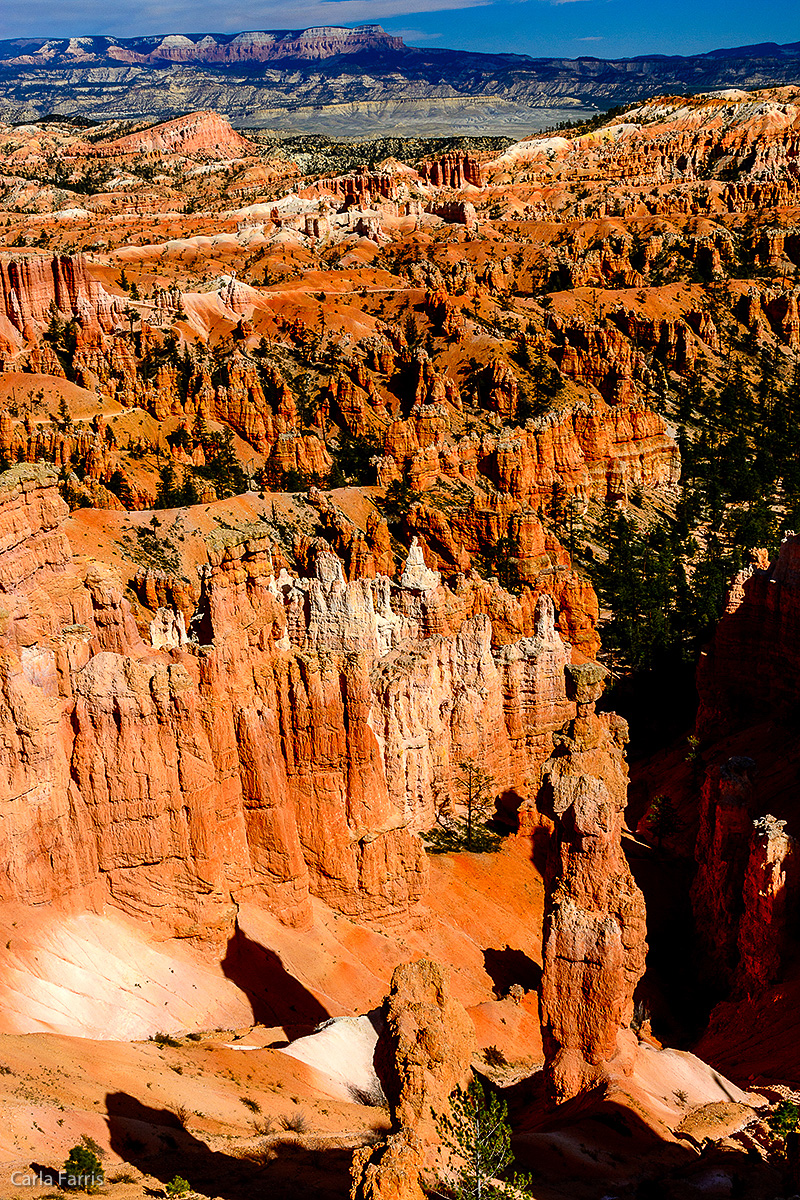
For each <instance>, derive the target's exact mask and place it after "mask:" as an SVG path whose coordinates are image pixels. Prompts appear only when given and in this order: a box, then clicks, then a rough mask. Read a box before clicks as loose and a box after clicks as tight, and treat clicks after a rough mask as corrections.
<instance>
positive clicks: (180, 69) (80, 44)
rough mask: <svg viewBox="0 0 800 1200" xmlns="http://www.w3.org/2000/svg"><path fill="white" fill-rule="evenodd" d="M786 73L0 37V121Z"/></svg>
mask: <svg viewBox="0 0 800 1200" xmlns="http://www.w3.org/2000/svg"><path fill="white" fill-rule="evenodd" d="M798 82H800V42H791V43H788V44H785V45H778V44H775V43H763V44H761V45H754V46H744V47H733V48H730V49H718V50H712V51H710V52H709V53H706V54H697V55H691V56H680V55H673V56H664V55H639V56H637V57H636V58H628V59H601V58H594V57H581V58H576V59H567V58H530V57H528V56H526V55H519V54H478V53H473V52H470V51H461V50H445V49H420V48H418V47H415V46H407V45H405V43H404V42H403V40H402V39H401V38H397V37H393V36H392V35H390V34H387V33H386V32H385V31H384V30H383V29H382V27H381V26H380V25H374V24H370V25H361V26H358V27H357V28H355V29H348V28H344V27H338V26H314V27H312V28H309V29H302V30H260V31H251V32H245V33H236V34H234V33H231V34H220V33H215V34H211V33H204V34H200V33H198V34H191V35H189V34H182V33H173V34H166V35H152V36H147V37H134V38H111V37H79V38H62V39H56V38H49V39H48V38H14V39H11V40H6V41H0V120H5V121H17V122H19V121H30V120H36V119H38V118H41V117H42V116H44V115H46V114H49V113H58V114H61V115H64V116H69V115H78V114H80V115H83V116H86V117H89V118H92V119H95V120H107V119H109V118H124V119H131V118H153V119H156V120H167V119H169V118H171V117H174V116H175V115H176V114H180V113H188V112H193V111H197V110H199V109H214V110H215V111H216V112H219V113H221V114H222V115H224V116H226V117H228V118H229V119H230V120H231V121H233V122H234V123H235V124H237V125H240V126H244V125H248V124H251V125H275V126H276V127H281V128H286V127H288V125H290V124H291V121H290V120H289V116H290V115H291V114H292V113H298V112H299V113H305V114H306V118H305V119H306V120H307V121H310V120H311V121H316V122H317V125H318V126H319V129H320V131H323V130H324V128H325V124H326V119H327V118H328V117H330V119H331V120H333V119H336V120H338V121H339V122H340V123H341V122H342V121H343V120H344V117H343V114H345V116H346V115H347V113H352V114H354V116H355V117H357V116H358V113H359V111H360V110H363V108H364V106H367V107H369V106H372V108H371V111H383V110H384V109H385V110H386V111H389V109H392V108H394V110H395V111H396V110H397V108H398V107H402V108H404V109H405V110H406V111H407V112H408V113H410V114H413V112H414V111H415V106H417V107H418V108H419V110H420V111H422V110H424V111H426V112H428V113H430V112H431V111H432V106H433V108H435V107H436V106H437V105H438V106H439V108H440V110H441V113H442V120H443V122H446V121H447V120H448V119H450V118H449V117H448V110H450V111H452V108H451V106H452V105H453V104H454V103H455V104H457V103H458V101H459V100H460V99H463V100H464V101H465V103H469V104H470V105H472V106H473V107H475V106H477V107H478V108H479V107H480V106H481V105H483V106H484V107H486V109H487V111H488V108H489V106H490V105H495V106H506V107H509V108H513V107H514V106H517V107H518V108H520V109H526V110H529V109H531V108H535V109H544V108H556V109H559V108H560V109H562V110H563V109H567V110H570V109H575V108H580V109H584V110H585V109H586V108H609V107H611V106H613V105H616V104H624V103H629V102H632V101H637V100H642V99H644V98H646V97H647V96H650V95H654V94H659V93H661V94H664V93H673V94H674V93H681V94H683V93H686V92H699V91H714V90H719V89H722V88H729V87H735V88H744V89H748V90H749V89H752V88H758V87H774V86H778V85H782V84H794V83H798ZM381 106H383V109H382V107H381ZM387 106H388V107H387ZM317 114H318V115H317ZM476 120H479V116H478V117H477V118H476Z"/></svg>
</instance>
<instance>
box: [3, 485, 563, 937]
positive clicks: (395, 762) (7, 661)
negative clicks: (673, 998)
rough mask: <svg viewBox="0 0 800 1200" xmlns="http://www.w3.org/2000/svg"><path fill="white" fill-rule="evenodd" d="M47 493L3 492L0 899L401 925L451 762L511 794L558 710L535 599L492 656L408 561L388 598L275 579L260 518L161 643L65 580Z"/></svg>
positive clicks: (188, 915)
mask: <svg viewBox="0 0 800 1200" xmlns="http://www.w3.org/2000/svg"><path fill="white" fill-rule="evenodd" d="M55 484H56V479H55V476H54V474H53V473H51V472H50V471H49V470H48V469H47V468H41V467H40V468H32V467H28V466H20V467H18V468H15V469H14V470H13V471H10V472H7V473H6V474H5V475H3V476H0V599H2V602H3V607H2V616H3V624H2V626H0V646H2V660H1V662H0V669H1V674H0V731H2V746H1V747H0V762H2V766H3V774H2V796H3V804H4V812H5V821H4V822H3V826H2V834H3V847H2V849H3V854H4V856H3V862H4V869H3V872H2V874H0V897H2V898H3V899H6V900H20V901H23V902H28V903H30V902H40V901H43V900H48V901H55V900H59V901H62V902H64V903H74V904H78V905H80V903H91V904H93V905H95V906H97V905H100V904H102V903H106V902H108V903H111V904H113V905H116V906H118V907H119V908H121V909H122V910H123V911H125V912H126V913H130V914H133V915H136V916H139V917H142V918H146V919H149V920H152V921H153V922H155V923H156V925H157V926H158V927H159V928H164V929H165V930H169V931H173V932H177V933H180V934H181V935H183V936H202V937H204V938H208V939H212V940H213V939H217V938H219V939H222V938H223V937H225V936H226V931H228V932H229V931H230V928H231V922H232V919H233V915H234V911H235V904H236V903H237V902H238V900H239V899H240V898H242V897H245V896H252V897H255V898H257V899H258V898H260V900H261V901H262V902H263V903H265V904H267V905H269V906H270V907H271V908H272V909H273V910H274V911H275V912H276V913H277V914H278V915H279V916H280V917H281V919H282V920H284V921H286V922H289V923H295V924H307V923H309V922H310V920H311V897H312V896H313V895H316V896H320V897H322V898H323V899H324V900H325V901H327V902H328V903H329V904H330V905H332V906H333V907H334V908H336V909H338V910H339V911H340V912H343V913H345V914H347V915H348V916H350V917H352V918H353V919H356V920H365V921H370V922H378V923H390V924H391V923H397V922H407V921H409V920H412V919H415V913H416V911H417V907H418V905H419V903H420V901H421V900H422V899H423V898H424V895H425V890H426V881H427V861H426V857H425V854H424V851H423V848H422V843H421V841H420V840H419V838H418V836H417V831H419V830H420V829H424V828H426V827H428V826H429V825H431V824H432V823H433V820H434V816H435V809H436V806H437V804H438V803H440V802H441V801H442V799H443V798H445V797H447V796H449V795H450V794H451V791H452V783H451V780H452V771H453V767H454V764H455V763H456V762H458V761H459V759H461V758H464V757H468V756H472V757H475V758H477V759H479V761H481V763H482V764H484V765H485V766H487V767H488V768H489V769H490V770H491V771H492V773H493V776H494V779H495V785H496V788H497V791H498V793H499V792H501V791H504V790H507V789H514V788H520V787H522V786H523V785H524V782H525V780H526V779H528V778H529V777H530V776H531V774H532V773H533V774H535V773H536V772H537V771H538V769H539V767H540V765H541V763H542V762H543V761H544V759H545V758H546V756H547V754H548V753H549V750H550V746H551V735H552V731H553V730H554V729H556V728H559V727H560V726H561V725H562V724H563V723H564V721H565V720H566V719H568V718H569V716H570V715H571V714H572V713H573V712H574V705H573V704H572V702H571V701H570V700H569V699H568V697H567V694H566V690H565V667H566V665H567V663H568V661H569V654H570V649H569V646H568V645H567V644H565V643H564V641H563V640H562V638H561V636H560V634H559V633H558V631H557V630H556V627H555V621H554V610H553V606H552V601H551V600H550V598H549V597H546V596H545V597H543V598H542V599H541V600H540V602H539V609H538V611H537V613H536V614H535V618H534V621H533V630H532V633H533V636H531V637H527V638H526V637H521V638H518V639H517V640H516V641H513V642H509V643H507V644H505V645H503V646H502V647H501V648H499V649H493V643H494V639H493V632H492V622H491V619H490V617H489V616H488V615H486V613H484V612H482V611H476V606H475V603H474V601H473V600H472V599H471V598H470V596H469V595H462V596H457V595H455V594H454V593H451V592H449V591H448V589H446V588H445V587H443V586H442V584H441V582H440V579H439V576H438V573H437V572H435V571H432V570H430V569H428V568H427V567H426V566H425V563H424V560H423V558H422V553H421V550H420V548H419V547H414V548H413V549H412V552H411V554H410V556H409V562H408V564H407V566H406V569H405V571H404V572H403V575H402V577H401V581H400V583H398V584H394V583H392V582H391V581H390V580H389V579H388V578H387V577H386V576H382V575H375V576H374V577H373V578H359V579H354V580H350V581H346V580H345V578H344V574H343V571H342V565H341V562H340V560H339V559H338V558H337V557H336V555H334V554H333V553H332V552H331V551H330V550H329V549H318V552H317V553H316V554H315V555H314V562H313V574H312V576H311V577H310V578H296V577H293V576H291V575H289V574H288V573H287V572H286V570H285V569H284V570H281V571H280V572H278V573H277V575H276V568H275V561H274V559H273V555H272V551H271V544H270V541H269V537H268V534H269V526H261V525H259V526H255V527H253V528H252V529H250V530H246V531H244V532H241V533H230V532H229V533H225V534H224V535H217V536H216V537H211V538H210V539H209V542H208V556H209V563H208V566H207V567H206V568H205V569H204V571H203V577H202V579H201V581H200V598H199V604H198V607H197V611H196V613H195V614H194V619H193V620H192V622H191V623H190V640H188V641H186V640H185V639H184V637H183V634H182V626H181V624H180V621H179V620H178V618H177V616H175V618H174V620H170V619H166V618H168V617H169V615H170V613H172V611H173V610H172V609H171V607H169V604H167V605H166V606H164V607H162V609H161V610H160V611H161V614H162V620H161V622H160V623H156V624H157V632H158V639H157V641H158V645H159V646H160V647H161V648H160V649H157V648H156V646H154V645H151V644H150V643H149V642H143V641H142V640H141V638H140V637H139V634H138V633H137V630H136V626H135V623H134V622H133V619H132V617H131V613H130V609H129V606H128V603H127V601H126V600H125V599H124V596H123V594H122V591H121V588H120V586H119V584H118V582H117V581H116V580H115V579H114V578H113V576H112V574H111V573H110V571H109V570H108V568H105V567H103V566H101V565H100V564H94V565H91V566H90V567H89V568H88V569H86V570H85V571H84V572H83V573H81V572H80V571H79V570H78V568H77V566H76V564H75V563H74V561H73V560H72V556H71V552H70V548H69V543H68V541H67V539H66V537H65V536H64V533H63V529H62V522H63V520H64V517H65V516H66V506H65V505H64V504H63V502H62V501H61V500H60V498H59V497H58V494H57V490H56V486H55ZM323 545H324V543H323ZM137 586H140V587H146V586H147V581H146V580H139V582H138V585H137ZM162 590H163V592H164V594H163V596H162V599H164V600H166V601H169V600H170V598H172V600H173V602H174V600H175V597H174V596H173V595H172V592H171V591H170V590H169V589H167V588H166V584H165V585H164V588H163V589H162ZM183 599H184V600H186V599H187V597H183ZM183 616H184V614H183V613H181V617H183ZM81 898H82V899H81Z"/></svg>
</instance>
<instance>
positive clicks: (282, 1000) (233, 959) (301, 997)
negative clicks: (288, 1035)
mask: <svg viewBox="0 0 800 1200" xmlns="http://www.w3.org/2000/svg"><path fill="white" fill-rule="evenodd" d="M221 966H222V970H223V972H224V974H225V976H226V978H227V979H230V980H231V982H232V983H235V984H236V986H237V987H238V988H239V989H240V991H242V992H244V994H245V996H247V999H248V1001H249V1004H250V1007H251V1008H252V1010H253V1021H254V1023H255V1024H256V1025H284V1026H286V1025H289V1026H293V1027H294V1026H306V1027H307V1028H306V1029H305V1032H308V1033H310V1032H311V1030H312V1029H313V1028H314V1027H315V1026H316V1025H319V1023H320V1022H321V1021H326V1020H327V1019H328V1017H329V1016H330V1013H329V1012H328V1011H327V1010H326V1009H325V1008H324V1007H323V1006H322V1005H321V1004H320V1002H319V1000H317V998H316V996H314V995H312V993H311V992H309V991H308V989H307V988H304V987H303V985H302V983H300V982H298V980H297V979H295V978H294V976H293V975H290V974H289V972H288V971H287V970H286V968H285V967H284V965H283V963H282V962H281V960H280V958H279V956H278V955H277V954H276V953H275V951H274V950H268V949H266V948H265V947H264V946H261V945H260V944H259V943H258V942H254V941H253V940H252V938H249V937H248V936H247V934H246V933H243V932H242V930H241V929H240V928H239V925H238V924H237V926H236V930H235V932H234V934H233V936H232V937H231V938H229V939H228V947H227V950H226V951H225V957H224V958H223V960H222V963H221ZM294 1032H295V1034H296V1035H297V1032H298V1031H297V1030H294Z"/></svg>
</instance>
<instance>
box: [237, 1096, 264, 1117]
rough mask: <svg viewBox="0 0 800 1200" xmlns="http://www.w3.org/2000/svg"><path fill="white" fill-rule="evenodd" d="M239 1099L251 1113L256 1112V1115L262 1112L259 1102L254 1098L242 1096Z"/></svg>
mask: <svg viewBox="0 0 800 1200" xmlns="http://www.w3.org/2000/svg"><path fill="white" fill-rule="evenodd" d="M239 1099H240V1100H241V1102H242V1104H243V1105H244V1106H245V1108H249V1109H250V1111H251V1112H254V1113H259V1112H261V1105H260V1104H259V1103H258V1101H257V1100H254V1099H253V1097H252V1096H240V1097H239Z"/></svg>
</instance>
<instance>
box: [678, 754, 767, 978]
mask: <svg viewBox="0 0 800 1200" xmlns="http://www.w3.org/2000/svg"><path fill="white" fill-rule="evenodd" d="M755 765H756V764H755V763H754V762H753V760H752V758H743V757H736V758H729V759H728V761H727V762H725V763H723V764H722V766H720V767H712V768H711V769H710V770H709V772H708V774H707V776H706V779H705V782H704V784H703V790H702V793H701V796H700V827H699V829H698V833H697V842H696V844H695V853H694V856H695V858H696V860H697V874H696V875H695V877H694V882H693V884H692V891H691V896H692V909H693V911H694V918H695V927H696V930H697V941H698V948H699V950H700V953H701V959H700V967H701V970H702V972H703V974H705V975H707V976H708V978H709V979H710V980H713V981H716V982H717V983H723V984H724V983H730V980H731V977H732V974H733V970H734V968H735V966H736V960H737V958H738V953H739V952H738V947H737V937H738V931H739V921H740V918H741V915H742V912H743V900H742V888H743V885H744V876H745V871H746V869H747V860H748V855H749V846H750V834H751V830H752V824H751V822H752V817H753V806H754V803H755V801H754V797H753V772H754V770H755Z"/></svg>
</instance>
